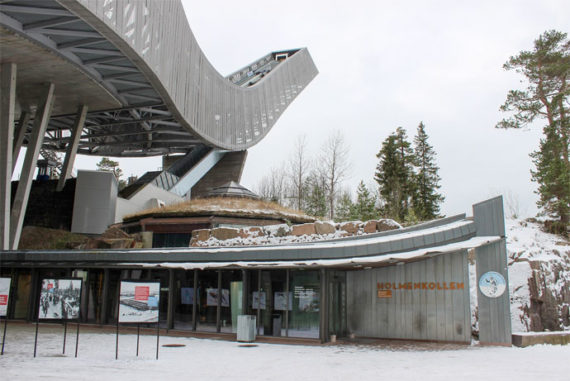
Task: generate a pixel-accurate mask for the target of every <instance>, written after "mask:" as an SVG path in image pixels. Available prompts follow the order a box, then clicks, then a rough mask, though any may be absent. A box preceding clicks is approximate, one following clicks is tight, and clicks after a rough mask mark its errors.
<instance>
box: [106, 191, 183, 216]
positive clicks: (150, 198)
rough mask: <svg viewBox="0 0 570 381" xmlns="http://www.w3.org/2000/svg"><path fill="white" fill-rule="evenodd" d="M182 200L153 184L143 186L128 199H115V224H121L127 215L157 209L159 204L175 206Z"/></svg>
mask: <svg viewBox="0 0 570 381" xmlns="http://www.w3.org/2000/svg"><path fill="white" fill-rule="evenodd" d="M182 201H184V199H183V198H182V197H180V196H178V195H176V194H174V193H172V192H169V191H167V190H165V189H162V188H159V187H157V186H156V185H153V184H147V185H145V186H144V187H143V188H142V189H141V190H139V191H138V192H137V193H135V194H134V195H133V196H132V197H131V198H130V199H128V200H127V199H124V198H121V197H119V198H118V199H117V209H116V213H115V216H114V221H115V222H121V221H122V220H123V217H124V216H126V215H128V214H133V213H137V212H140V211H142V210H145V209H150V208H154V207H158V206H159V204H160V203H164V205H170V204H176V203H178V202H182Z"/></svg>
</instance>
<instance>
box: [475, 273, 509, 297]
mask: <svg viewBox="0 0 570 381" xmlns="http://www.w3.org/2000/svg"><path fill="white" fill-rule="evenodd" d="M506 288H507V282H506V281H505V278H504V277H503V276H502V275H501V274H499V273H498V272H496V271H488V272H486V273H485V274H483V275H481V278H480V279H479V290H481V293H482V294H483V295H485V296H486V297H488V298H498V297H499V296H501V295H503V293H504V292H505V289H506Z"/></svg>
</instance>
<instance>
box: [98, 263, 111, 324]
mask: <svg viewBox="0 0 570 381" xmlns="http://www.w3.org/2000/svg"><path fill="white" fill-rule="evenodd" d="M110 282H111V272H110V271H109V269H104V270H103V296H102V297H101V316H99V324H101V325H103V324H107V321H108V319H107V314H108V312H107V311H109V307H108V306H109V283H110Z"/></svg>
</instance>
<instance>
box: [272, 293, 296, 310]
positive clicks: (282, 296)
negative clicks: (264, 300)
mask: <svg viewBox="0 0 570 381" xmlns="http://www.w3.org/2000/svg"><path fill="white" fill-rule="evenodd" d="M288 294H289V303H287V302H286V299H287V293H286V292H281V291H280V292H276V293H275V294H274V300H273V304H274V305H273V309H275V310H277V311H285V309H286V306H287V304H289V306H288V307H289V308H288V309H289V311H292V310H293V293H292V292H289V293H288Z"/></svg>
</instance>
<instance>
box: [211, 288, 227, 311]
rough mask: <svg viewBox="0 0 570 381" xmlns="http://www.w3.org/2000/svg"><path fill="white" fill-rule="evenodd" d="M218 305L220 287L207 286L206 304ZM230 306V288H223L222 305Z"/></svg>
mask: <svg viewBox="0 0 570 381" xmlns="http://www.w3.org/2000/svg"><path fill="white" fill-rule="evenodd" d="M217 305H218V289H217V288H207V289H206V306H208V307H216V306H217ZM229 306H230V290H228V289H226V288H223V289H222V307H229Z"/></svg>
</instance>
